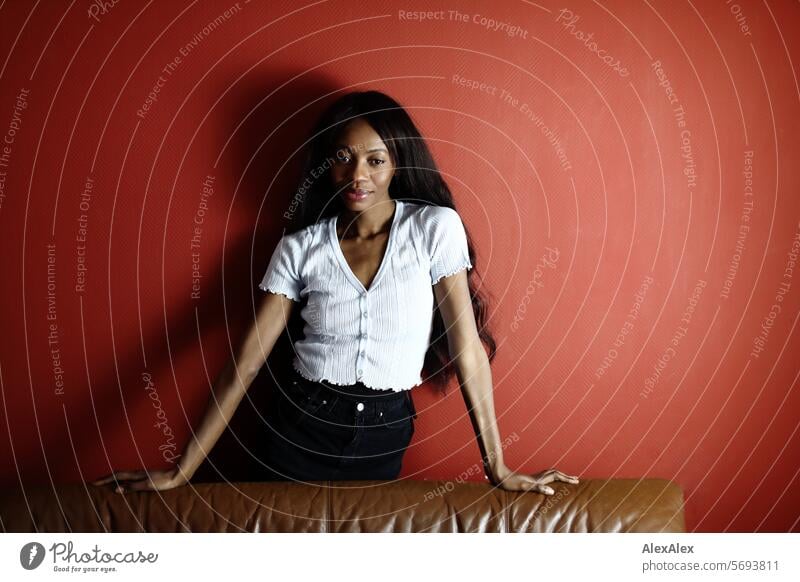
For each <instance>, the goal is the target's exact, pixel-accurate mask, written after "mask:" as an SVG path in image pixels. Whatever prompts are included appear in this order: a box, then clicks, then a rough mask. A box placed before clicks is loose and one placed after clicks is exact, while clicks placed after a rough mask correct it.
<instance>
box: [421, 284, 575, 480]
mask: <svg viewBox="0 0 800 582" xmlns="http://www.w3.org/2000/svg"><path fill="white" fill-rule="evenodd" d="M433 291H434V296H435V297H436V303H437V305H438V307H439V311H440V313H441V314H442V321H443V322H444V327H445V329H446V330H447V344H448V349H449V351H450V358H451V360H453V365H454V366H455V369H456V375H457V377H458V381H459V384H460V385H461V392H462V395H463V396H464V400H465V402H466V405H467V410H469V411H470V412H471V418H472V425H473V428H474V430H475V435H476V436H477V437H478V446H479V447H480V449H481V456H482V458H483V466H484V471H485V472H486V476H487V477H488V478H489V480H490V481H491V482H492V483H493V484H495V485H500V486H502V487H504V488H506V489H511V490H519V491H528V490H534V491H540V492H541V493H545V494H548V495H549V494H552V493H553V490H552V489H551V488H550V487H547V486H546V484H547V483H550V482H551V481H565V482H567V483H577V482H578V478H577V477H572V476H569V475H565V474H564V473H561V472H560V471H556V470H555V469H549V470H547V471H542V472H541V473H537V474H535V475H525V474H522V473H515V472H514V471H512V470H510V469H509V468H508V467H507V466H506V464H505V462H504V460H503V447H502V445H501V439H500V431H499V430H498V428H497V418H496V416H495V412H494V399H493V387H492V371H491V367H490V365H489V358H488V356H487V355H486V351H485V350H484V348H483V344H481V341H480V336H479V335H478V328H477V324H476V323H475V315H474V312H473V309H472V300H471V298H470V295H469V285H468V283H467V271H466V270H462V271H459V272H458V273H456V274H454V275H451V276H449V277H444V278H442V279H440V280H439V282H438V283H437V284H436V285H434V286H433Z"/></svg>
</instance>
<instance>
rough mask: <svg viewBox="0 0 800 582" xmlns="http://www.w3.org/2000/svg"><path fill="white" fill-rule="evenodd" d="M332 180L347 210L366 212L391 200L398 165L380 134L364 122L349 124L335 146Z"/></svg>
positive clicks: (360, 120) (358, 120)
mask: <svg viewBox="0 0 800 582" xmlns="http://www.w3.org/2000/svg"><path fill="white" fill-rule="evenodd" d="M332 157H333V166H332V167H331V180H332V181H333V186H334V188H336V192H337V194H338V196H340V197H341V198H342V201H343V202H344V205H345V207H347V208H348V209H350V210H352V211H355V212H362V211H364V210H366V209H368V208H371V207H373V206H375V205H377V204H384V203H386V202H388V201H389V200H390V196H389V184H390V183H391V181H392V176H394V162H393V160H392V159H391V157H390V156H389V150H388V149H387V147H386V144H385V143H383V140H381V138H380V136H379V135H378V133H377V132H376V131H375V130H374V129H372V126H371V125H370V124H369V123H367V122H366V121H365V120H363V119H356V120H353V121H351V122H350V123H348V124H347V126H346V127H345V128H344V129H343V130H342V132H341V133H340V134H339V136H338V138H337V140H336V142H335V143H334V152H333V156H332Z"/></svg>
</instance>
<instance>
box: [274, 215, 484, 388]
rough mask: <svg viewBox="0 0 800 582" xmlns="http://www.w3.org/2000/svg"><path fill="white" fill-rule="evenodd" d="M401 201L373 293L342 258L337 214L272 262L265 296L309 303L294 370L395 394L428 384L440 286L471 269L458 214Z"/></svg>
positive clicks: (282, 245)
mask: <svg viewBox="0 0 800 582" xmlns="http://www.w3.org/2000/svg"><path fill="white" fill-rule="evenodd" d="M395 202H396V205H395V213H394V216H393V218H392V226H391V230H390V231H389V240H388V242H387V246H386V252H385V254H384V257H383V261H382V262H381V265H380V268H379V269H378V272H377V274H376V275H375V278H374V280H373V281H372V284H371V285H370V288H369V289H365V288H364V285H363V284H362V283H361V281H359V280H358V278H357V277H356V276H355V274H353V271H352V270H351V269H350V265H349V264H348V263H347V260H346V259H345V257H344V254H343V253H342V250H341V246H340V245H339V240H338V238H337V236H336V222H337V218H338V217H337V216H332V217H329V218H326V219H323V220H322V221H320V222H317V223H316V224H312V225H310V226H308V227H306V228H304V229H302V230H299V231H297V232H295V233H291V234H287V235H284V236H283V237H282V238H281V240H280V242H279V243H278V246H277V247H276V249H275V251H274V253H273V255H272V258H271V260H270V262H269V266H268V267H267V271H266V273H265V274H264V277H263V279H262V281H261V283H260V284H259V288H260V289H261V290H262V291H269V292H272V293H279V294H281V295H285V296H286V297H288V298H290V299H292V300H293V301H298V302H300V301H302V300H303V298H305V297H307V298H308V302H307V303H306V305H305V306H304V307H303V310H302V311H301V316H302V318H303V320H304V322H305V324H304V327H303V332H304V335H305V337H304V338H303V339H300V340H298V341H296V342H295V343H294V348H295V357H294V359H293V366H294V368H295V370H297V371H298V372H299V373H300V374H301V375H302V376H304V377H306V378H308V379H309V380H312V381H316V382H319V381H321V380H325V381H327V382H329V383H331V384H338V385H343V386H344V385H350V384H355V383H356V382H362V383H363V384H364V385H366V386H368V387H370V388H375V389H379V390H386V389H391V390H394V391H401V390H408V389H410V388H413V387H414V386H418V385H419V384H421V383H422V376H421V373H422V366H423V362H424V358H425V353H426V352H427V350H428V345H429V343H430V339H431V330H432V326H433V306H434V302H433V300H434V297H433V288H432V286H433V285H434V284H435V283H437V282H438V281H439V279H441V278H442V277H445V276H448V275H452V274H454V273H457V272H458V271H460V270H462V269H465V268H466V269H471V268H472V263H471V262H470V260H469V253H468V249H467V237H466V233H465V231H464V225H463V223H462V222H461V218H460V217H459V215H458V213H457V212H456V211H455V210H453V209H452V208H448V207H444V206H430V205H426V204H415V203H410V202H403V201H400V200H395Z"/></svg>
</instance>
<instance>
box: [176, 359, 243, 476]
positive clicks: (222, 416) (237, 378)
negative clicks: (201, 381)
mask: <svg viewBox="0 0 800 582" xmlns="http://www.w3.org/2000/svg"><path fill="white" fill-rule="evenodd" d="M254 379H255V374H252V373H251V374H242V373H241V372H240V373H237V371H236V365H235V363H234V361H233V360H230V361H229V362H228V364H227V365H226V366H225V368H223V370H222V372H220V374H219V376H218V377H217V380H216V382H215V383H214V387H213V393H212V395H211V397H210V398H209V403H208V407H207V409H206V412H205V415H204V416H203V419H202V421H201V422H200V425H199V426H198V427H197V429H196V430H195V431H194V434H193V435H192V438H191V439H190V440H189V443H188V444H187V445H186V448H185V449H184V452H183V454H182V455H181V459H180V461H179V462H178V465H177V467H176V478H177V479H182V480H183V481H189V479H191V477H192V475H194V472H195V471H196V470H197V468H198V467H199V466H200V464H201V463H202V462H203V460H204V459H205V458H206V456H207V455H208V453H209V451H210V450H211V449H212V448H213V446H214V445H215V444H216V442H217V440H218V439H219V437H220V435H222V433H223V432H224V431H225V428H226V427H227V426H228V422H229V421H230V419H231V418H232V417H233V414H234V412H236V408H237V407H238V406H239V403H240V402H241V401H242V398H243V397H244V395H245V393H246V392H247V389H248V388H249V387H250V384H252V382H253V380H254Z"/></svg>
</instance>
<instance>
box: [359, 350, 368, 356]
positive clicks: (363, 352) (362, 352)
mask: <svg viewBox="0 0 800 582" xmlns="http://www.w3.org/2000/svg"><path fill="white" fill-rule="evenodd" d="M358 353H359V354H361V355H362V356H363V355H364V354H365V353H366V352H365V351H364V350H361V351H360V352H358Z"/></svg>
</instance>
